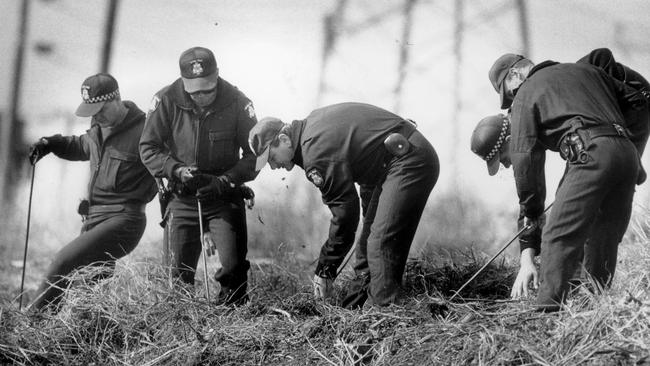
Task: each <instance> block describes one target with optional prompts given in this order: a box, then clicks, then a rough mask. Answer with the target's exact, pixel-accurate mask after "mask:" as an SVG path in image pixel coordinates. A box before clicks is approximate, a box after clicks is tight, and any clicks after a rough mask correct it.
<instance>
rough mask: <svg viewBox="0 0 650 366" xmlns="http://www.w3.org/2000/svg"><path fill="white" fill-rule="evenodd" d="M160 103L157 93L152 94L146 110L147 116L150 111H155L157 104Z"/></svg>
mask: <svg viewBox="0 0 650 366" xmlns="http://www.w3.org/2000/svg"><path fill="white" fill-rule="evenodd" d="M159 104H160V98H159V97H158V95H154V96H153V98H151V104H150V105H149V110H148V111H147V116H149V114H151V112H153V111H155V110H156V108H158V105H159Z"/></svg>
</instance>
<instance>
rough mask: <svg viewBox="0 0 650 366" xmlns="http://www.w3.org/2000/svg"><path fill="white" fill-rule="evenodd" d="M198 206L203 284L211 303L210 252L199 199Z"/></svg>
mask: <svg viewBox="0 0 650 366" xmlns="http://www.w3.org/2000/svg"><path fill="white" fill-rule="evenodd" d="M196 203H197V206H198V208H199V231H200V232H201V248H202V251H203V254H202V255H203V283H204V284H205V297H206V298H207V299H208V302H210V286H209V284H208V259H207V258H206V257H207V256H208V250H207V248H206V247H205V242H204V241H203V211H202V209H201V200H200V199H198V198H197V200H196Z"/></svg>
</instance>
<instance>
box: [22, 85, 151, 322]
mask: <svg viewBox="0 0 650 366" xmlns="http://www.w3.org/2000/svg"><path fill="white" fill-rule="evenodd" d="M81 96H82V98H83V102H82V103H81V105H79V108H77V111H76V115H77V116H80V117H92V119H91V127H90V129H89V130H88V131H87V132H86V133H85V134H83V135H81V136H61V135H54V136H50V137H43V138H41V139H40V140H39V141H38V142H36V143H35V144H34V145H32V148H31V152H30V155H29V159H30V161H31V163H32V164H35V163H36V162H37V161H38V160H39V159H41V158H42V157H43V156H45V155H47V154H48V153H50V152H53V153H54V154H55V155H56V156H58V157H60V158H63V159H66V160H72V161H79V160H81V161H90V176H91V179H90V182H89V184H88V197H87V199H86V200H84V201H82V204H81V205H80V206H79V213H80V214H81V215H82V217H83V218H84V220H83V225H82V228H81V234H80V235H79V236H78V237H77V238H76V239H74V240H73V241H71V242H70V243H68V244H67V245H66V246H65V247H64V248H63V249H61V250H60V251H59V252H58V253H57V254H56V255H55V257H54V260H53V261H52V263H51V264H50V267H49V268H48V270H47V275H46V279H45V280H44V281H43V283H42V284H41V285H40V287H39V289H38V295H37V298H36V300H35V301H34V302H33V303H32V305H31V309H35V310H41V309H44V308H51V309H52V310H54V311H56V310H58V305H59V302H60V301H61V298H62V296H63V294H64V292H63V291H64V289H65V288H66V287H68V285H69V281H68V279H67V275H69V274H70V273H71V272H72V271H73V270H75V269H78V268H81V267H83V266H88V265H91V264H92V265H101V266H103V270H102V273H101V275H100V277H105V276H110V275H111V274H112V272H113V269H114V266H115V261H116V260H117V259H119V258H121V257H123V256H125V255H127V254H128V253H130V252H131V251H132V250H133V249H134V248H135V247H136V246H137V244H138V242H139V241H140V238H141V237H142V234H143V233H144V229H145V226H146V217H145V213H144V212H145V205H146V204H147V203H148V202H150V201H151V200H152V199H153V197H154V196H155V194H156V186H155V183H154V180H153V177H152V176H151V175H150V174H149V172H148V171H147V169H146V168H145V167H144V165H143V164H142V162H141V161H140V156H139V154H138V143H139V140H140V134H141V133H142V128H143V127H144V122H145V114H144V112H142V111H141V110H140V109H139V108H138V107H137V106H136V105H135V104H134V103H132V102H130V101H122V100H121V98H120V92H119V88H118V84H117V81H116V80H115V79H114V78H113V77H112V76H111V75H109V74H104V73H101V74H97V75H93V76H90V77H89V78H87V79H86V80H85V81H84V82H83V84H82V86H81Z"/></svg>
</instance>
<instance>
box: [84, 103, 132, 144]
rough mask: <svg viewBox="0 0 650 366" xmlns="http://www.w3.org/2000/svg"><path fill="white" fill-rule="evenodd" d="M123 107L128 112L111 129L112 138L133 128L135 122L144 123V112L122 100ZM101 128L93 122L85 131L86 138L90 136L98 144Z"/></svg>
mask: <svg viewBox="0 0 650 366" xmlns="http://www.w3.org/2000/svg"><path fill="white" fill-rule="evenodd" d="M122 103H123V104H124V106H125V107H126V108H127V109H128V112H127V113H126V116H125V117H124V119H123V120H122V121H121V122H119V123H118V124H117V125H115V126H114V127H113V133H112V134H111V136H114V135H115V134H118V133H120V132H122V131H124V130H127V129H129V128H132V127H133V126H135V125H137V121H138V120H141V121H143V122H144V118H143V116H144V112H143V111H141V110H140V108H138V106H137V105H135V103H133V102H131V101H130V100H124V101H122ZM100 129H101V127H99V124H97V123H95V122H94V119H93V123H92V125H91V126H90V129H88V130H87V131H86V133H88V136H90V137H91V138H92V139H93V141H95V143H97V144H99V130H100Z"/></svg>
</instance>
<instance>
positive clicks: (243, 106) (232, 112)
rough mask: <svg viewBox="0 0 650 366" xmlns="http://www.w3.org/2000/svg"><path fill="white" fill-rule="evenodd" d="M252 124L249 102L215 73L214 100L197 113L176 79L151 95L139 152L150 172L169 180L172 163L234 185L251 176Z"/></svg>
mask: <svg viewBox="0 0 650 366" xmlns="http://www.w3.org/2000/svg"><path fill="white" fill-rule="evenodd" d="M255 123H257V119H256V117H255V111H254V109H253V105H252V103H251V101H250V100H249V99H248V98H247V97H246V96H245V95H244V94H243V93H242V92H240V91H239V90H238V89H237V88H236V87H234V86H233V85H231V84H230V83H228V82H227V81H225V80H223V79H221V78H219V81H218V84H217V99H216V100H215V102H214V103H212V105H210V106H209V107H208V108H207V110H206V111H204V112H203V113H201V114H200V113H199V112H198V111H197V110H195V109H194V103H193V102H192V100H191V98H190V96H189V94H187V93H186V92H185V90H184V89H183V81H182V80H181V79H180V78H179V79H178V80H176V81H175V82H174V83H172V84H171V85H169V86H166V87H165V88H163V89H162V90H160V91H159V92H158V93H157V94H156V95H155V96H154V98H153V101H152V106H151V109H150V111H149V113H148V116H147V123H146V125H145V128H144V131H143V133H142V138H141V139H140V155H141V157H142V161H143V162H144V164H145V166H146V167H147V168H148V169H149V171H150V172H151V174H153V175H154V176H155V177H160V178H162V177H165V178H167V179H172V178H173V172H174V170H175V169H176V168H179V167H181V166H194V167H198V168H199V170H201V171H202V172H204V173H208V174H214V175H221V174H225V175H227V176H228V177H229V178H230V180H231V182H233V183H235V184H236V185H239V184H242V183H244V182H246V181H249V180H251V179H253V178H255V175H256V174H255V155H254V154H253V152H252V151H251V149H250V147H249V146H248V132H249V131H250V129H251V128H252V127H253V125H255ZM240 150H241V151H242V152H243V154H242V155H241V156H240Z"/></svg>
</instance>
